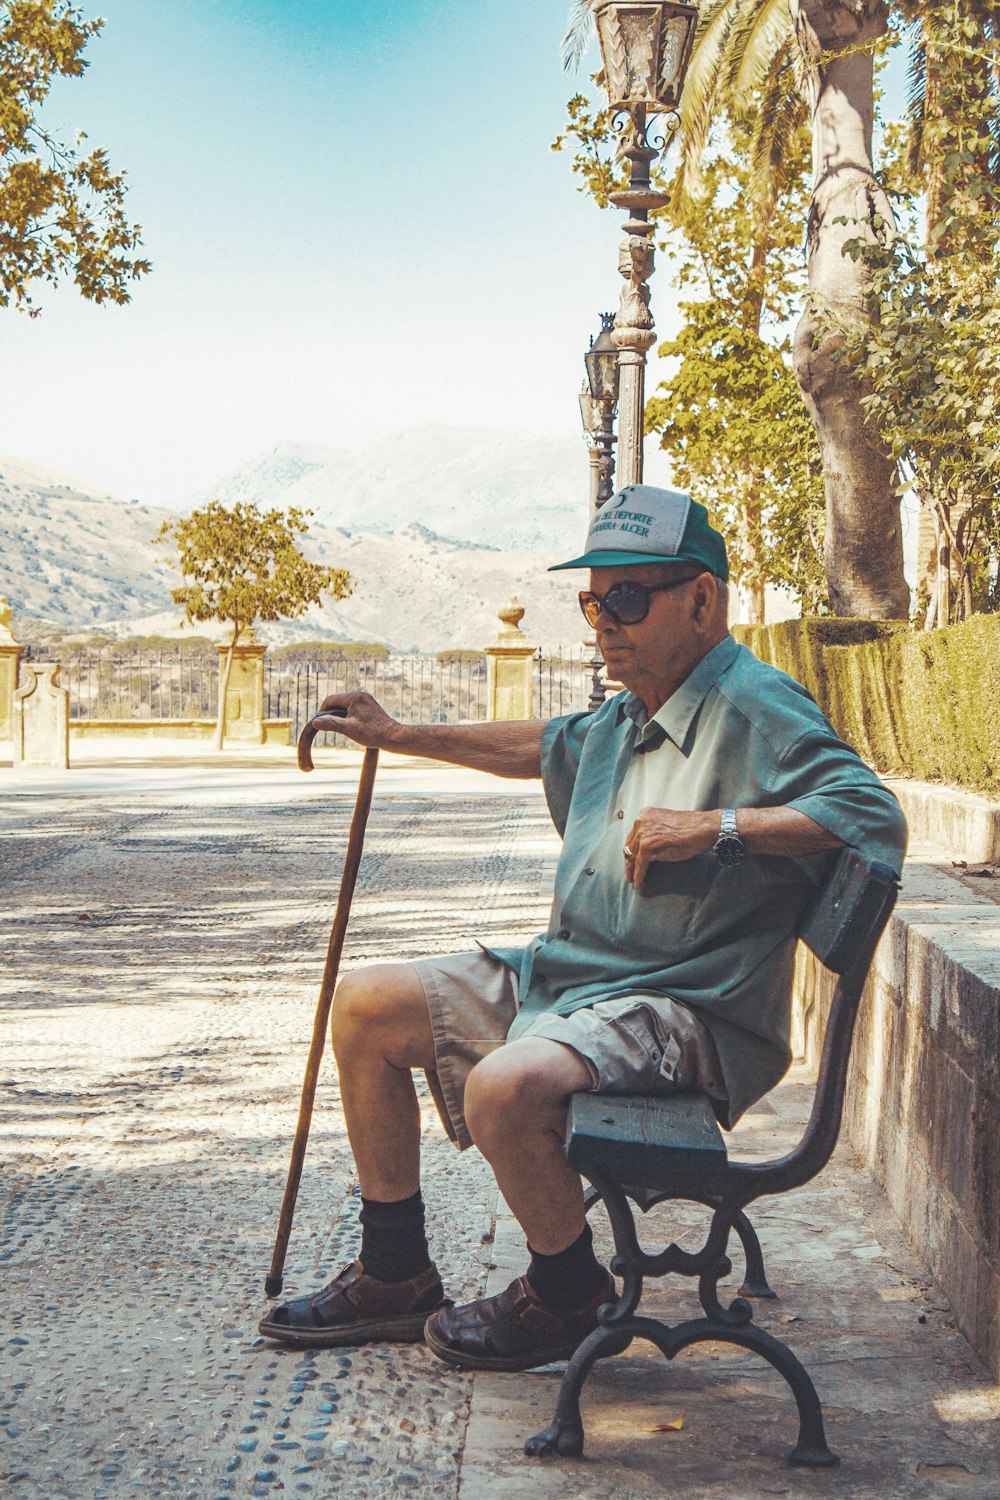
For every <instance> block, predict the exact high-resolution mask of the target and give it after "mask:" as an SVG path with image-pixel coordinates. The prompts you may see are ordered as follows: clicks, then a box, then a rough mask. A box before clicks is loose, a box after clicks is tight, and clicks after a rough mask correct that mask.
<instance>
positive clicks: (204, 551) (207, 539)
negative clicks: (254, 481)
mask: <svg viewBox="0 0 1000 1500" xmlns="http://www.w3.org/2000/svg"><path fill="white" fill-rule="evenodd" d="M311 514H312V512H311V511H302V510H297V509H295V508H294V507H291V508H289V509H288V510H285V511H281V510H268V511H262V510H260V509H259V508H258V507H257V506H256V505H254V504H252V503H250V502H246V501H242V500H240V501H237V502H236V504H235V505H232V506H228V507H227V506H225V505H223V504H222V501H221V500H210V501H209V503H208V504H207V505H205V506H203V507H202V508H201V509H200V510H195V511H192V512H191V514H190V515H189V516H185V517H183V518H182V519H181V520H179V521H165V522H164V523H163V525H162V526H161V527H160V530H159V532H158V533H157V538H156V539H157V540H158V541H163V542H170V541H173V542H174V543H175V544H176V547H177V555H178V565H179V567H180V570H181V572H182V573H183V574H184V577H185V578H187V579H190V580H191V581H190V582H189V583H186V584H184V585H183V586H182V587H181V588H177V589H173V590H171V598H172V599H173V601H174V603H175V604H182V605H183V606H184V614H185V618H186V619H187V620H188V621H199V622H203V621H206V620H217V621H219V622H220V623H221V624H226V625H231V626H232V627H233V640H234V641H235V640H237V639H238V637H239V635H240V633H241V632H242V631H243V630H245V629H246V628H247V626H249V625H252V624H253V623H254V621H255V620H289V619H291V620H294V619H297V618H298V617H299V616H300V615H302V614H304V613H305V612H306V610H307V609H308V608H309V606H310V605H312V604H317V603H318V602H319V599H320V596H321V595H322V594H324V593H329V594H332V595H333V597H334V598H335V599H343V598H345V597H346V595H348V594H349V593H350V592H351V590H352V587H353V585H352V582H351V576H350V574H349V573H347V572H346V571H345V570H344V569H343V568H326V567H322V566H321V565H320V564H319V563H312V562H309V561H308V560H307V559H306V558H305V557H303V556H302V553H301V552H300V551H299V549H298V547H297V546H296V538H297V537H298V536H300V535H302V534H303V533H305V532H307V531H308V530H309V523H308V520H307V517H308V516H310V515H311Z"/></svg>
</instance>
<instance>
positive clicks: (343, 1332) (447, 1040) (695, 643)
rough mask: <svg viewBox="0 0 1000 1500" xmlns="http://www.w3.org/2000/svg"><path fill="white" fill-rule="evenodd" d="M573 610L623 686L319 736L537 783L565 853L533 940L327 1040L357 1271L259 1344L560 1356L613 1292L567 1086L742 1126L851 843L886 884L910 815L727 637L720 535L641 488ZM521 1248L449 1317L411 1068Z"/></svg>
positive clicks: (373, 1001) (486, 1359)
mask: <svg viewBox="0 0 1000 1500" xmlns="http://www.w3.org/2000/svg"><path fill="white" fill-rule="evenodd" d="M559 566H560V567H563V568H589V569H590V589H589V590H588V591H587V592H585V593H582V594H581V595H580V603H581V606H582V609H583V613H584V615H585V616H586V618H587V620H588V622H589V623H590V624H591V625H592V626H593V627H594V628H595V629H596V631H597V639H598V644H599V645H600V648H601V651H602V653H603V655H604V659H605V661H606V662H607V664H608V671H609V674H610V676H611V677H612V678H614V679H615V680H617V681H619V682H621V683H623V684H624V687H625V691H624V692H622V693H619V694H618V695H616V696H615V697H613V698H612V699H611V700H610V701H609V702H607V703H605V704H604V705H603V707H601V708H599V709H598V710H597V712H596V713H593V714H590V713H576V714H571V715H569V716H568V717H566V718H560V719H554V720H551V721H550V722H549V723H546V724H541V723H537V722H523V723H508V724H468V725H409V724H407V725H404V724H398V723H396V722H395V721H394V720H392V719H390V718H389V717H388V716H387V715H386V714H385V713H384V712H383V711H382V709H381V708H380V707H379V705H378V704H377V703H376V702H375V701H374V699H372V698H371V697H369V696H368V695H367V694H364V693H349V694H345V695H343V696H338V697H334V698H328V699H327V700H326V702H325V703H324V705H323V709H324V710H329V709H333V708H335V707H336V708H338V709H341V710H343V709H346V711H347V717H346V718H343V719H341V718H337V719H334V718H331V719H330V721H329V725H328V726H327V727H329V728H330V729H336V730H338V731H339V732H340V733H342V734H348V735H350V736H351V737H352V738H353V739H354V740H356V741H357V742H358V743H360V744H362V745H377V746H384V747H386V748H388V749H392V750H395V751H403V752H405V753H408V754H413V755H422V756H433V757H435V758H437V759H440V760H445V761H452V762H455V763H457V764H459V765H464V766H470V767H476V768H479V769H482V770H486V771H492V772H494V773H496V774H497V775H500V776H513V777H537V776H541V778H542V780H543V783H544V786H545V792H546V796H547V798H548V803H549V807H550V810H551V813H552V817H553V820H554V822H555V824H556V826H557V828H558V829H559V831H560V833H561V834H562V836H563V849H562V856H561V858H560V861H559V868H558V872H557V876H556V892H555V899H554V901H553V905H552V915H551V920H550V922H549V928H548V931H547V932H546V933H545V935H544V936H542V937H539V938H536V939H535V941H534V942H533V943H532V944H531V945H530V946H529V947H528V948H526V949H518V950H514V949H511V950H498V951H494V952H491V951H487V950H485V949H482V948H480V949H479V950H478V951H476V952H473V953H465V954H458V955H455V956H453V957H448V958H443V959H425V960H421V961H419V962H416V963H412V964H407V963H401V964H384V965H376V966H373V967H371V968H367V969H362V970H360V971H358V972H356V973H354V974H351V975H349V976H347V977H346V978H345V979H344V980H343V982H342V983H341V985H340V987H339V989H338V991H337V995H336V999H335V1001H334V1009H333V1022H332V1034H333V1048H334V1052H335V1054H336V1057H337V1062H338V1065H339V1070H340V1084H341V1092H342V1097H343V1101H344V1111H345V1114H346V1118H347V1129H348V1133H349V1136H350V1142H351V1147H352V1150H353V1152H354V1157H355V1161H356V1163H357V1169H358V1177H359V1181H360V1185H361V1193H362V1209H361V1225H362V1240H361V1250H360V1254H359V1257H358V1259H357V1260H356V1261H354V1262H353V1264H352V1265H350V1266H349V1267H347V1269H346V1270H344V1271H342V1272H341V1274H340V1275H339V1276H337V1277H336V1278H335V1279H334V1280H333V1281H332V1282H331V1283H330V1285H329V1286H327V1287H326V1288H324V1289H323V1290H322V1291H320V1292H317V1293H315V1294H314V1295H312V1296H309V1297H302V1298H298V1299H296V1300H295V1301H292V1302H289V1303H286V1304H285V1305H284V1306H281V1307H278V1308H276V1309H274V1310H273V1311H272V1312H270V1313H269V1314H267V1315H266V1316H265V1317H264V1318H263V1320H262V1321H261V1324H260V1328H261V1331H262V1332H263V1333H265V1334H266V1335H268V1336H269V1337H270V1338H275V1339H280V1340H282V1341H284V1342H287V1343H291V1344H299V1345H320V1346H325V1345H343V1344H358V1343H363V1342H368V1341H371V1340H377V1339H392V1340H414V1341H415V1340H418V1339H420V1338H421V1337H425V1338H426V1341H427V1343H428V1345H429V1347H430V1348H431V1349H432V1350H433V1352H434V1353H435V1354H437V1355H439V1356H440V1358H442V1359H443V1360H446V1361H447V1362H448V1363H449V1364H453V1365H458V1366H461V1367H464V1368H470V1369H490V1370H523V1369H530V1368H531V1367H533V1366H535V1365H541V1364H546V1363H548V1362H549V1361H551V1360H555V1359H565V1358H567V1357H568V1356H569V1355H570V1354H571V1353H572V1351H573V1350H574V1349H575V1348H576V1346H577V1345H578V1344H579V1343H580V1342H581V1340H582V1339H583V1338H584V1337H586V1335H587V1334H588V1333H589V1332H590V1331H591V1329H593V1328H594V1327H595V1326H596V1323H597V1309H598V1307H599V1306H600V1304H601V1303H602V1302H604V1301H607V1300H608V1299H609V1297H611V1296H613V1292H614V1284H613V1282H612V1280H611V1277H610V1276H609V1274H608V1272H607V1270H606V1269H605V1268H604V1267H603V1266H601V1265H600V1263H599V1262H598V1260H597V1259H596V1257H595V1255H594V1251H593V1247H592V1243H591V1234H590V1230H589V1228H588V1227H587V1224H586V1221H585V1218H584V1210H583V1193H582V1186H581V1182H580V1178H579V1176H578V1175H577V1173H576V1172H575V1171H573V1170H572V1168H571V1167H570V1166H569V1165H568V1163H567V1161H566V1158H565V1156H564V1154H563V1133H564V1123H565V1115H566V1108H567V1101H568V1100H569V1097H570V1095H571V1094H572V1093H574V1092H575V1091H576V1090H580V1089H596V1090H600V1091H603V1092H611V1093H632V1092H634V1093H662V1092H667V1091H670V1090H673V1089H698V1090H702V1091H704V1092H705V1093H707V1094H708V1095H709V1096H710V1097H711V1099H712V1101H713V1104H714V1107H715V1110H716V1113H717V1114H718V1117H719V1119H720V1120H721V1122H722V1123H723V1124H724V1125H726V1126H731V1125H732V1124H733V1123H734V1122H735V1121H736V1119H737V1118H738V1117H739V1115H741V1114H742V1113H743V1111H744V1110H745V1109H747V1107H748V1106H749V1105H750V1104H752V1103H753V1102H754V1100H756V1099H758V1098H760V1096H761V1095H762V1094H764V1093H766V1092H767V1091H768V1089H770V1088H772V1087H773V1085H774V1084H776V1083H777V1082H778V1080H779V1079H780V1078H781V1076H782V1074H783V1073H784V1072H785V1070H786V1068H787V1067H788V1063H789V1060H790V1052H789V1046H788V1028H789V997H790V990H791V982H792V963H793V953H794V948H795V931H796V927H797V924H798V922H799V919H800V917H801V915H802V913H803V910H804V908H805V907H806V905H807V903H808V901H809V898H810V896H811V894H812V892H813V891H814V889H815V887H816V884H817V882H819V881H821V880H822V878H823V876H824V874H825V872H826V870H827V868H828V865H829V861H830V858H831V856H830V854H829V853H828V851H830V850H833V849H835V848H837V847H839V846H840V845H842V844H850V845H854V846H856V847H857V848H859V849H863V850H864V851H865V852H866V853H867V854H868V855H869V856H870V857H872V858H878V859H882V860H884V861H885V862H886V863H888V864H889V865H891V866H892V867H893V868H895V869H898V868H899V866H900V864H901V860H902V854H903V850H904V846H905V837H906V835H905V824H904V822H903V818H902V814H901V813H900V810H899V806H898V804H897V803H896V801H895V799H894V798H893V797H892V796H891V794H890V793H889V792H888V791H887V790H886V789H885V787H883V786H882V784H881V783H880V782H879V780H878V779H877V777H876V776H875V775H874V774H873V773H872V772H871V771H870V770H869V769H868V768H867V767H866V766H865V765H864V764H863V762H862V761H861V760H859V758H858V757H857V755H856V754H855V753H854V752H853V751H852V750H851V749H850V748H849V747H848V746H847V745H845V744H843V743H842V741H840V740H839V739H838V738H837V736H836V735H835V733H834V731H833V730H832V728H831V727H830V725H829V723H828V722H827V721H826V719H825V718H824V717H823V715H822V714H821V713H820V711H819V709H818V708H817V706H816V704H815V703H814V701H813V700H812V698H811V697H810V696H809V694H808V693H807V692H806V691H805V689H804V688H802V687H800V686H799V685H798V684H797V683H795V682H793V681H792V680H791V679H790V678H788V677H786V676H784V675H783V674H782V673H781V672H777V671H775V670H774V669H773V668H771V667H768V666H765V665H764V664H763V663H761V662H759V661H758V660H757V659H756V657H754V656H753V655H752V654H751V653H750V652H749V651H748V650H746V648H745V647H742V646H739V645H737V644H736V642H735V641H734V640H733V639H732V637H731V636H730V635H729V632H728V629H727V624H726V580H727V577H728V566H727V561H726V550H725V544H724V542H723V539H722V537H721V536H720V535H719V533H718V532H717V531H715V530H713V529H712V527H711V526H710V525H709V523H708V516H707V512H706V511H705V509H704V507H703V506H700V505H698V504H696V503H695V502H693V501H691V500H690V499H689V498H688V497H687V496H684V495H678V494H675V493H673V492H671V491H668V490H657V489H652V488H650V487H647V486H642V485H630V486H629V487H628V488H627V489H625V490H623V491H621V492H620V493H619V494H617V495H615V496H613V497H612V499H611V500H609V501H608V503H607V504H606V505H605V506H604V507H603V508H602V509H601V510H600V511H599V512H598V513H597V515H596V516H595V517H594V520H593V522H592V524H591V528H590V532H589V535H588V538H587V545H586V549H585V551H584V553H583V555H582V556H580V557H576V558H573V559H572V560H571V561H570V562H567V563H562V564H560V565H559ZM414 1068H422V1069H424V1070H425V1071H426V1073H427V1075H428V1078H429V1080H430V1083H431V1087H432V1090H433V1093H434V1096H435V1099H436V1101H437V1104H438V1108H439V1110H440V1112H441V1116H442V1119H443V1121H444V1124H445V1126H446V1128H447V1130H448V1132H449V1134H450V1135H451V1137H452V1139H453V1140H454V1141H455V1143H456V1145H457V1146H458V1147H459V1149H464V1148H465V1147H467V1146H469V1145H471V1144H475V1145H476V1146H478V1148H479V1150H480V1151H481V1152H482V1153H483V1155H484V1156H485V1157H486V1158H487V1160H488V1161H489V1162H490V1165H491V1166H492V1168H493V1170H494V1173H495V1174H496V1179H497V1182H498V1184H499V1186H500V1189H501V1191H502V1192H503V1195H504V1197H505V1198H506V1200H507V1202H508V1204H509V1205H510V1207H511V1209H512V1211H513V1212H514V1214H515V1215H516V1217H517V1219H518V1222H519V1223H520V1225H521V1227H522V1228H523V1230H524V1233H525V1236H526V1238H527V1243H528V1252H529V1254H530V1264H529V1266H528V1269H527V1272H526V1274H525V1275H523V1276H521V1277H519V1278H518V1279H517V1280H515V1281H514V1282H513V1283H512V1285H511V1286H510V1287H508V1288H507V1290H506V1291H505V1292H503V1293H502V1294H501V1295H500V1296H497V1297H490V1298H484V1299H481V1300H480V1301H477V1302H472V1303H470V1304H468V1305H467V1306H464V1307H454V1306H452V1305H451V1304H450V1303H449V1302H447V1301H446V1299H445V1295H444V1289H443V1287H442V1285H441V1281H440V1278H439V1277H438V1274H437V1271H436V1269H435V1267H434V1264H433V1262H432V1260H431V1258H430V1254H429V1251H428V1246H427V1240H426V1238H425V1235H424V1209H423V1200H422V1197H421V1192H420V1178H419V1153H420V1139H419V1137H420V1129H419V1113H418V1108H417V1099H416V1094H415V1091H414V1086H413V1080H412V1070H413V1069H414Z"/></svg>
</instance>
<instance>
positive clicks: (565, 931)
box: [559, 927, 569, 938]
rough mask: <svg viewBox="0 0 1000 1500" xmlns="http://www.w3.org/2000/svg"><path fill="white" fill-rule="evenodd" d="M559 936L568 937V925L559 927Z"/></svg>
mask: <svg viewBox="0 0 1000 1500" xmlns="http://www.w3.org/2000/svg"><path fill="white" fill-rule="evenodd" d="M559 936H560V937H561V938H568V937H569V928H568V927H560V929H559Z"/></svg>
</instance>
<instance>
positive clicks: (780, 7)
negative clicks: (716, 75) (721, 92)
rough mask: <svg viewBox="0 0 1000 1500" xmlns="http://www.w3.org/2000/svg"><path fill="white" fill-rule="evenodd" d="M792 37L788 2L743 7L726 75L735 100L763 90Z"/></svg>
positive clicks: (762, 0) (758, 1) (756, 1)
mask: <svg viewBox="0 0 1000 1500" xmlns="http://www.w3.org/2000/svg"><path fill="white" fill-rule="evenodd" d="M793 34H794V30H793V26H792V18H791V14H790V12H789V9H788V0H751V3H749V4H747V5H746V6H745V7H744V13H743V17H742V24H741V25H740V27H739V28H738V30H737V31H736V32H735V33H734V35H733V37H732V40H731V42H730V52H729V59H728V66H727V68H726V71H725V73H724V75H723V76H724V81H725V86H726V88H727V89H729V90H730V91H731V93H732V94H733V96H734V98H735V99H737V100H741V99H746V98H748V97H749V96H750V95H752V94H755V93H756V92H757V91H758V89H761V88H763V86H764V83H765V81H766V80H767V78H768V75H769V73H770V70H771V67H772V65H773V62H774V57H775V54H776V52H777V50H778V48H779V47H780V46H781V44H782V43H783V42H784V41H786V40H787V39H788V38H789V37H790V36H792V35H793Z"/></svg>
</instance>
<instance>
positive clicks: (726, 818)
mask: <svg viewBox="0 0 1000 1500" xmlns="http://www.w3.org/2000/svg"><path fill="white" fill-rule="evenodd" d="M746 852H747V851H746V846H745V845H744V843H743V840H742V839H741V838H740V835H739V829H738V828H737V827H736V809H735V808H734V807H727V808H726V810H725V812H724V813H723V814H722V827H721V829H720V830H719V837H718V838H717V839H716V841H715V844H714V846H713V848H712V853H713V854H714V855H715V857H716V859H717V860H718V861H719V864H720V865H727V866H728V865H741V864H742V863H743V859H744V856H745V855H746Z"/></svg>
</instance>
